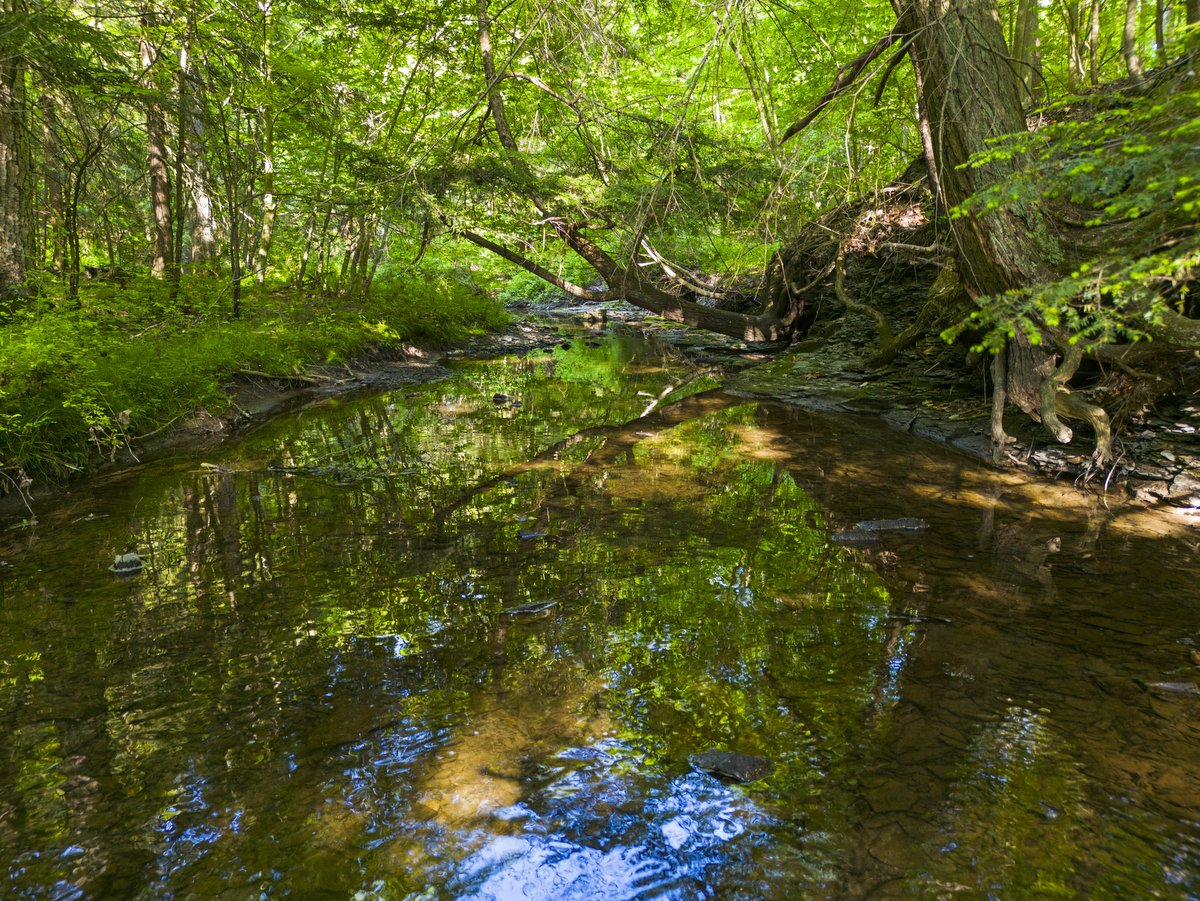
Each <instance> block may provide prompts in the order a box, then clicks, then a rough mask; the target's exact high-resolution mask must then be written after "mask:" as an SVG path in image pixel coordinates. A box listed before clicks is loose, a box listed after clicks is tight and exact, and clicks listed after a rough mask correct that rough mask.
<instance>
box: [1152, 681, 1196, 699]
mask: <svg viewBox="0 0 1200 901" xmlns="http://www.w3.org/2000/svg"><path fill="white" fill-rule="evenodd" d="M1146 687H1147V688H1151V689H1153V690H1154V691H1163V692H1166V693H1167V694H1173V695H1190V696H1192V697H1195V698H1200V685H1197V684H1196V683H1195V682H1148V683H1146Z"/></svg>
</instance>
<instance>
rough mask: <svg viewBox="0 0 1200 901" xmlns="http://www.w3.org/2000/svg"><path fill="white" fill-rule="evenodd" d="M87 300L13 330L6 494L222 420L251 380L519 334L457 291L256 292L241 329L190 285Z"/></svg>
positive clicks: (215, 289)
mask: <svg viewBox="0 0 1200 901" xmlns="http://www.w3.org/2000/svg"><path fill="white" fill-rule="evenodd" d="M81 300H82V308H81V309H74V308H68V307H67V306H66V305H64V304H61V303H54V302H53V300H43V301H40V302H39V303H38V304H37V305H35V306H34V307H32V308H30V309H27V310H24V311H21V312H18V313H10V314H9V315H8V316H6V317H0V473H4V474H6V478H5V479H0V482H6V481H8V480H10V479H11V481H12V482H13V483H21V482H27V481H29V480H53V481H61V480H63V479H64V478H65V477H67V476H69V475H70V474H71V473H72V472H75V471H78V470H80V469H82V468H83V467H84V466H85V465H86V464H87V462H88V460H89V459H91V458H93V457H94V456H95V455H96V454H97V453H101V454H111V453H113V452H115V450H116V449H118V448H120V447H122V446H124V445H125V444H126V442H128V441H130V440H135V439H137V438H138V437H140V436H144V435H146V434H148V433H153V432H155V431H156V430H158V429H161V428H163V427H164V426H166V425H169V424H170V423H172V422H173V421H174V420H176V419H179V418H182V417H185V416H187V415H189V414H191V413H192V412H194V411H195V410H196V409H197V408H199V407H204V408H205V409H207V410H209V411H210V412H214V413H219V412H222V411H224V410H225V409H227V408H228V406H229V398H228V395H227V393H226V390H225V388H224V386H225V385H227V384H228V382H229V380H230V379H231V377H232V376H233V375H234V374H235V373H236V372H238V371H239V370H254V371H258V372H264V373H267V374H270V375H278V376H287V375H294V374H297V373H299V372H300V371H301V370H303V369H304V368H305V367H306V366H309V365H313V364H329V363H341V362H348V361H350V360H352V359H354V358H356V357H360V356H362V355H365V354H367V353H369V352H373V351H381V350H384V351H386V350H388V349H398V348H399V347H401V346H403V345H405V344H412V343H416V344H424V345H427V346H428V345H445V344H450V343H455V342H459V341H462V340H463V339H465V338H466V337H468V336H469V335H471V334H475V333H480V332H484V331H487V330H492V329H495V328H499V327H501V326H502V325H504V324H505V323H506V322H507V316H506V314H505V313H504V312H503V309H502V308H501V307H500V305H499V304H498V303H496V302H495V301H493V300H491V299H489V298H488V297H486V296H485V295H483V294H482V293H480V292H479V291H477V290H476V289H474V288H472V287H471V286H468V285H465V284H463V283H461V282H458V281H456V280H454V279H453V278H433V279H428V280H426V279H393V280H390V281H387V282H385V283H383V284H380V285H378V286H377V287H376V288H375V289H374V290H373V291H372V293H371V296H370V297H368V298H365V299H361V300H357V301H353V302H348V301H344V300H332V299H326V298H318V297H312V296H309V295H305V294H300V293H296V292H284V291H264V292H259V293H252V294H250V295H249V296H247V297H246V298H245V299H244V301H243V309H244V312H243V315H242V317H241V318H239V319H236V320H234V319H230V318H229V316H228V297H227V296H224V297H223V296H222V286H221V285H220V284H217V283H215V282H212V281H195V282H191V283H188V284H185V285H184V286H183V287H182V289H181V292H180V294H179V296H178V298H176V299H175V300H174V301H172V300H170V298H169V294H168V292H167V290H166V288H165V286H163V285H162V284H161V283H158V282H142V283H131V284H129V285H128V286H125V287H119V286H116V285H109V284H101V285H87V286H86V287H85V290H84V292H83V294H82V296H81ZM0 491H2V488H0Z"/></svg>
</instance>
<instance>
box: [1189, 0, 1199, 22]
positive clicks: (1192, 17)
mask: <svg viewBox="0 0 1200 901" xmlns="http://www.w3.org/2000/svg"><path fill="white" fill-rule="evenodd" d="M1197 22H1200V0H1187V23H1188V24H1189V25H1195V24H1196V23H1197Z"/></svg>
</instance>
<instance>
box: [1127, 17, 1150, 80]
mask: <svg viewBox="0 0 1200 901" xmlns="http://www.w3.org/2000/svg"><path fill="white" fill-rule="evenodd" d="M1137 27H1138V0H1125V27H1124V29H1122V31H1121V53H1122V55H1123V56H1124V57H1125V68H1126V69H1128V70H1129V77H1130V78H1132V79H1134V80H1135V81H1141V80H1142V76H1143V75H1145V70H1144V69H1143V68H1142V59H1141V57H1140V56H1139V55H1138V46H1137Z"/></svg>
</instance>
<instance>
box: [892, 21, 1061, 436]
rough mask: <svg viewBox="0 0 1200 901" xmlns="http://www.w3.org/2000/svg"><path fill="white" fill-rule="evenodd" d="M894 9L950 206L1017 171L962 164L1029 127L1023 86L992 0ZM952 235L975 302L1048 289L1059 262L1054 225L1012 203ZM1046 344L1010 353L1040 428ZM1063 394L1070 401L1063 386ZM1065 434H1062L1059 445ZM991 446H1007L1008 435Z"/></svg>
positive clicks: (1019, 395) (1012, 345)
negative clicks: (908, 39)
mask: <svg viewBox="0 0 1200 901" xmlns="http://www.w3.org/2000/svg"><path fill="white" fill-rule="evenodd" d="M895 2H896V5H897V6H899V7H900V8H899V9H898V14H899V19H900V24H901V26H902V28H903V30H904V32H905V33H906V34H909V35H911V36H912V43H911V45H910V47H911V49H910V53H911V56H912V59H913V64H914V66H915V67H916V70H917V74H918V84H919V85H920V91H921V97H920V101H921V102H920V106H921V111H922V115H923V116H926V117H927V118H928V129H929V134H930V139H931V149H932V153H933V157H934V159H933V161H932V162H933V168H934V170H935V171H936V172H937V173H938V176H939V182H940V184H939V189H940V191H941V192H942V197H941V200H942V202H943V203H944V204H945V206H946V207H947V208H952V207H954V206H957V205H958V204H961V203H962V202H963V201H964V200H966V199H967V198H968V197H970V196H971V195H972V194H974V193H976V192H977V191H978V190H980V189H981V188H983V187H985V186H986V185H988V184H993V183H995V182H997V181H1000V180H1002V179H1005V178H1007V177H1008V176H1010V175H1012V174H1013V172H1014V171H1015V169H1016V168H1017V167H1019V166H1020V161H1019V160H1018V159H998V160H993V161H992V162H990V163H988V164H987V165H985V166H981V167H974V166H965V165H964V164H965V163H966V162H967V160H968V159H969V158H970V157H971V155H972V154H975V153H980V152H982V151H984V150H986V149H988V147H989V142H990V141H991V140H993V139H995V138H998V137H1000V136H1001V135H1005V134H1011V133H1014V132H1020V131H1023V130H1024V129H1025V127H1026V123H1025V115H1024V112H1023V110H1022V106H1021V95H1022V84H1021V79H1020V77H1019V75H1018V73H1017V72H1016V71H1015V70H1014V68H1013V67H1012V66H1011V65H1010V64H1009V62H1008V61H1009V54H1008V50H1007V48H1006V47H1005V45H1004V35H1003V32H1002V30H1001V24H1000V17H999V13H998V10H997V6H996V3H995V2H994V0H915V2H912V3H910V4H907V5H901V0H895ZM950 227H951V233H952V235H953V238H954V243H955V248H956V251H957V256H958V259H959V263H960V267H959V271H960V273H961V277H962V280H963V284H964V287H966V289H967V291H968V292H969V293H970V294H971V296H972V297H975V298H983V297H987V296H991V295H997V294H1002V293H1004V292H1005V291H1008V290H1011V289H1015V288H1021V287H1024V286H1027V285H1031V284H1034V283H1037V282H1043V281H1048V280H1050V279H1052V278H1054V277H1055V275H1056V273H1055V271H1054V266H1055V264H1056V262H1057V261H1060V260H1061V259H1062V250H1061V248H1060V246H1059V243H1058V240H1057V238H1056V236H1055V234H1054V232H1053V231H1052V229H1051V226H1050V223H1049V220H1048V219H1047V217H1046V216H1045V215H1044V214H1043V212H1042V210H1041V209H1040V208H1039V207H1038V206H1036V205H1035V204H1033V203H1030V202H1029V201H1025V200H1019V199H1018V200H1012V201H1010V202H1007V203H1005V204H1003V205H1002V206H1001V207H1000V208H999V209H996V210H993V211H990V212H987V213H984V214H978V215H966V216H961V217H958V218H954V219H953V220H952V221H951V226H950ZM1049 344H1050V342H1048V341H1043V342H1041V343H1040V344H1034V343H1032V342H1031V341H1030V340H1029V338H1028V336H1025V335H1023V334H1020V333H1019V334H1018V335H1017V338H1016V339H1014V340H1013V341H1011V342H1009V347H1008V367H1007V379H1008V384H1007V388H1008V399H1009V400H1010V401H1011V402H1013V403H1015V404H1017V406H1019V407H1020V408H1021V409H1022V410H1024V411H1025V412H1026V413H1028V414H1029V415H1030V416H1032V417H1034V418H1035V419H1038V420H1042V419H1043V418H1046V414H1047V408H1046V396H1045V394H1044V392H1043V390H1042V386H1043V384H1044V383H1045V382H1046V381H1047V380H1048V379H1049V378H1050V377H1051V375H1053V374H1054V371H1055V361H1054V358H1053V356H1052V354H1051V351H1050V350H1048V349H1047V348H1048V346H1049ZM1004 387H1005V386H1002V385H1001V386H997V389H998V390H1000V391H1002V390H1003V389H1004ZM1061 387H1062V388H1063V389H1064V393H1065V383H1064V384H1063V385H1062V386H1061ZM1051 400H1053V392H1051ZM1051 412H1052V411H1051ZM1065 434H1066V435H1068V436H1069V431H1068V432H1065ZM1063 435H1064V431H1063V430H1061V429H1060V430H1059V431H1058V433H1057V434H1056V437H1059V438H1062V437H1063ZM994 438H995V439H996V440H997V441H1003V440H1005V439H1004V436H1003V435H1002V434H996V435H994Z"/></svg>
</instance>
